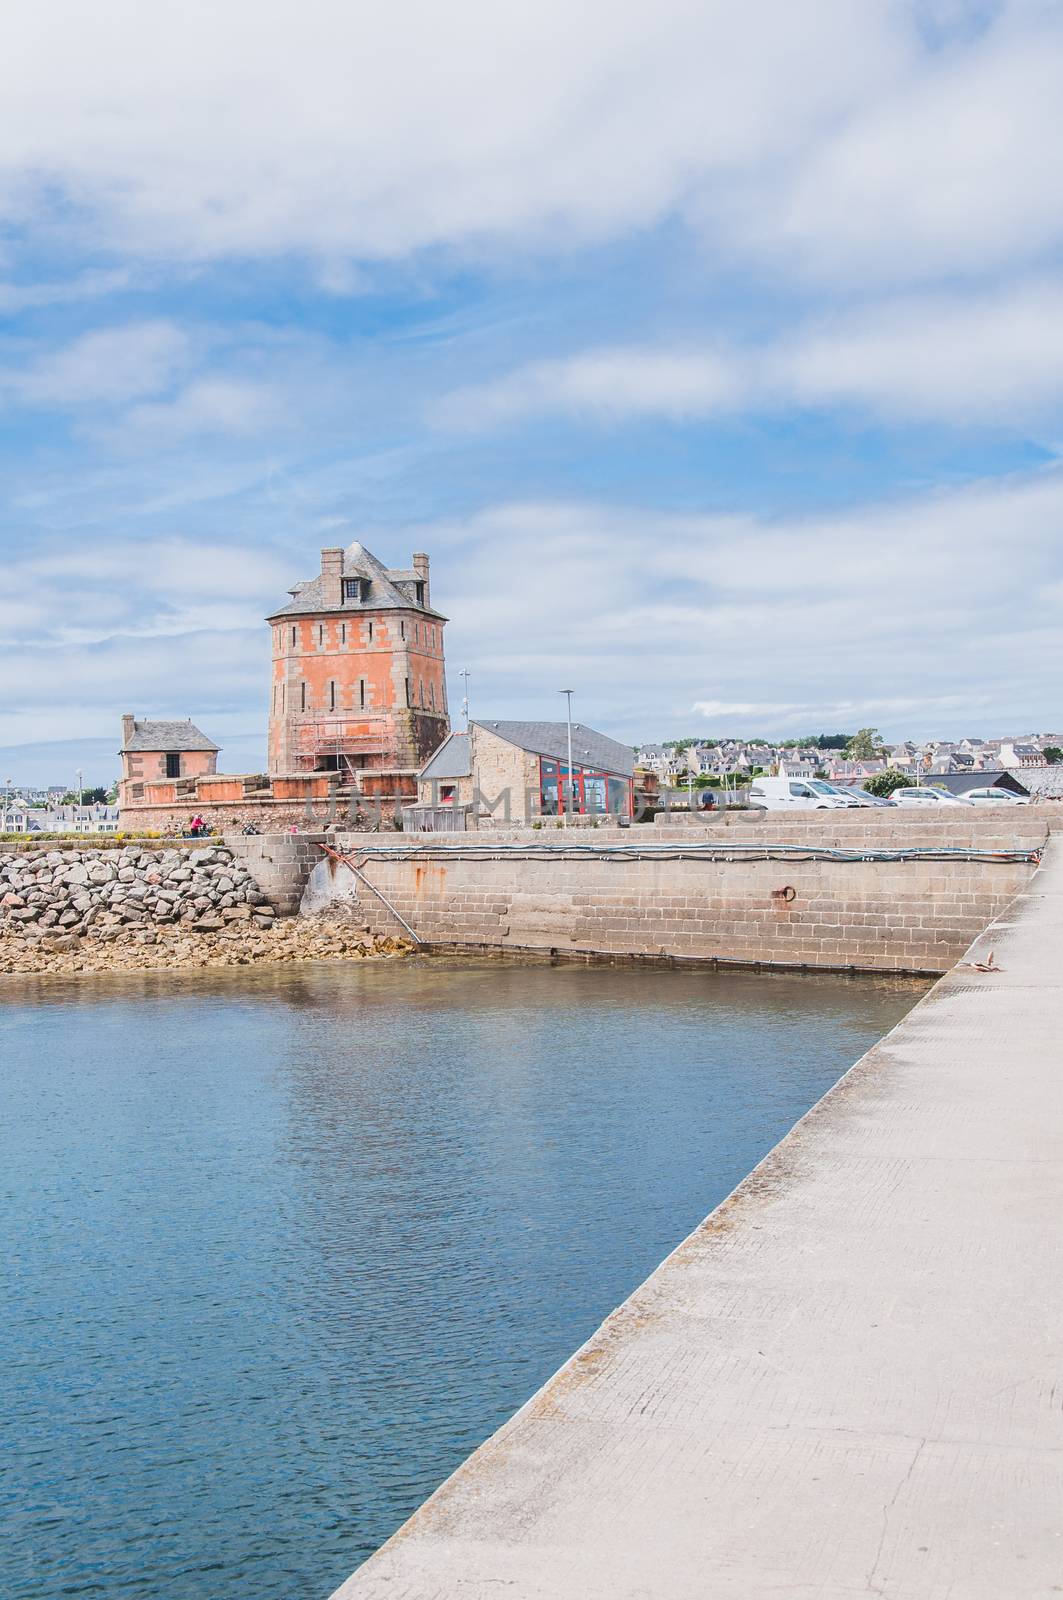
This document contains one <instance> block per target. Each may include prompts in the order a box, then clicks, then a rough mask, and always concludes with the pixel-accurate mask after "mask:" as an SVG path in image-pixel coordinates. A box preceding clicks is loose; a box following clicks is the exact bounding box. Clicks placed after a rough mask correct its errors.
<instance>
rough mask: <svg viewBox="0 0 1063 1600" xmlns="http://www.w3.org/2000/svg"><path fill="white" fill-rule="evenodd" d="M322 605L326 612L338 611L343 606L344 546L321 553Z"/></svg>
mask: <svg viewBox="0 0 1063 1600" xmlns="http://www.w3.org/2000/svg"><path fill="white" fill-rule="evenodd" d="M321 604H322V606H323V608H324V609H325V610H326V611H338V610H339V608H340V606H341V605H342V604H343V549H342V546H341V547H338V548H335V549H332V550H322V552H321Z"/></svg>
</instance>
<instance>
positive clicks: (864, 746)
mask: <svg viewBox="0 0 1063 1600" xmlns="http://www.w3.org/2000/svg"><path fill="white" fill-rule="evenodd" d="M881 754H882V737H881V735H880V733H879V731H878V729H877V728H861V729H860V731H859V733H854V734H853V736H852V738H851V739H850V740H849V743H848V744H847V745H846V746H845V751H844V755H845V758H846V760H847V761H873V760H874V759H875V757H876V756H880V755H881Z"/></svg>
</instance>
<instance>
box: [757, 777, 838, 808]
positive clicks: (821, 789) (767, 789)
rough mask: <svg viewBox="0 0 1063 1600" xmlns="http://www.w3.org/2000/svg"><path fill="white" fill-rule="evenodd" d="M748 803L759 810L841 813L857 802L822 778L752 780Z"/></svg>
mask: <svg viewBox="0 0 1063 1600" xmlns="http://www.w3.org/2000/svg"><path fill="white" fill-rule="evenodd" d="M749 803H750V805H751V806H756V807H759V809H760V810H761V811H844V810H848V809H850V808H856V809H859V806H860V802H859V800H854V799H853V797H852V795H848V794H843V793H842V792H841V790H840V789H836V788H835V787H834V785H833V784H832V783H826V782H825V781H824V780H823V779H822V778H754V779H753V783H752V786H751V788H750V791H749Z"/></svg>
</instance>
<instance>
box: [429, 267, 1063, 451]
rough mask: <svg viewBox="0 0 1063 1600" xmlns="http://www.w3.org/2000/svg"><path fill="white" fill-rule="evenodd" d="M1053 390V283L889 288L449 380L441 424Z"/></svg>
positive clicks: (956, 413) (1056, 363) (966, 416)
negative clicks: (704, 332) (851, 299)
mask: <svg viewBox="0 0 1063 1600" xmlns="http://www.w3.org/2000/svg"><path fill="white" fill-rule="evenodd" d="M1061 403H1063V283H1060V282H1059V281H1058V280H1056V279H1036V280H1033V281H1030V282H1026V283H1018V284H1014V285H1011V286H1009V287H1008V288H1007V289H1003V290H998V291H995V292H979V293H964V294H960V293H953V294H950V295H945V294H937V295H929V296H920V297H914V298H913V297H903V298H895V299H887V300H884V301H881V302H873V303H871V304H867V305H862V306H861V307H859V308H858V309H857V310H850V311H846V312H842V313H837V314H835V315H834V316H833V317H831V318H829V319H827V318H822V317H821V318H819V319H816V320H813V321H810V322H809V323H808V324H807V325H806V326H804V327H801V326H797V327H794V328H792V329H790V330H788V331H787V332H785V333H784V334H781V335H779V336H777V337H776V338H775V339H773V340H770V341H764V342H761V343H759V344H749V345H745V346H739V345H732V346H731V347H729V348H728V347H725V346H723V345H722V344H720V343H716V344H715V345H713V346H712V347H710V348H703V347H699V345H698V343H697V342H696V341H693V340H692V341H691V342H690V343H689V344H688V345H686V346H680V345H678V344H676V343H674V342H673V343H672V344H670V345H668V346H665V347H662V348H659V349H657V348H654V347H652V346H646V345H630V346H626V347H610V348H607V349H592V350H584V351H579V352H577V353H576V354H574V355H572V356H569V357H564V358H558V359H555V360H550V361H536V362H532V363H529V364H527V365H526V366H523V367H520V368H518V369H516V370H515V371H513V372H510V373H508V374H506V375H505V376H503V377H502V378H500V379H496V380H494V381H493V382H488V383H484V384H480V385H477V386H472V387H468V388H464V389H458V390H456V391H454V392H453V393H452V394H450V395H449V396H448V397H446V399H445V400H444V401H443V402H442V404H440V405H438V406H437V407H436V410H435V416H436V419H437V420H438V421H439V422H441V423H442V424H443V425H444V426H448V427H456V428H474V427H485V426H486V427H489V426H492V425H502V424H505V423H507V422H511V421H516V420H519V419H522V418H524V417H526V416H530V415H536V414H550V413H557V414H562V415H566V414H567V415H580V416H583V417H590V418H593V419H595V420H598V421H601V422H615V421H624V420H627V419H630V418H637V417H645V416H659V417H665V418H668V419H670V420H684V419H688V418H692V417H693V418H696V417H711V416H716V415H720V414H727V413H736V412H741V411H772V410H784V409H791V408H793V407H798V408H802V407H803V408H806V409H807V408H824V407H834V406H847V407H857V408H860V409H861V410H863V411H864V412H867V413H874V414H877V415H881V416H885V417H890V418H901V419H903V418H917V419H924V418H929V419H934V420H938V421H943V422H946V423H950V424H970V423H981V424H984V423H990V424H992V425H993V426H995V427H999V426H1001V425H1004V424H1010V425H1013V426H1028V425H1030V424H1031V423H1038V422H1039V421H1041V420H1043V418H1044V417H1045V416H1046V415H1051V413H1052V411H1053V409H1054V408H1058V407H1059V406H1060V404H1061Z"/></svg>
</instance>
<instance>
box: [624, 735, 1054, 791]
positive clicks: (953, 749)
mask: <svg viewBox="0 0 1063 1600" xmlns="http://www.w3.org/2000/svg"><path fill="white" fill-rule="evenodd" d="M1053 748H1058V749H1063V734H1058V733H1037V734H1025V735H1016V736H1013V737H1009V738H1004V739H959V740H955V741H953V740H944V739H930V740H926V741H924V742H923V743H921V744H915V743H913V742H911V741H905V742H903V743H901V744H898V745H893V746H890V747H886V748H885V749H884V751H883V754H882V756H881V757H877V758H870V759H868V760H863V761H853V760H847V759H846V758H845V756H844V755H843V754H842V752H841V751H838V750H831V749H825V748H823V747H821V746H818V745H814V744H808V745H801V746H796V747H793V746H783V745H773V744H768V743H760V742H745V741H741V740H721V741H719V742H718V743H714V744H693V745H687V746H686V747H685V748H684V749H682V750H679V749H676V748H675V747H674V746H672V745H660V744H646V745H641V746H640V747H639V748H638V749H637V750H636V752H635V765H636V767H637V768H640V769H642V770H644V771H646V772H651V773H653V774H654V776H655V777H656V778H657V780H658V782H659V783H661V784H672V785H680V786H681V785H682V784H684V783H686V782H688V781H689V780H690V779H691V778H712V777H723V776H724V775H725V774H728V773H736V772H737V773H743V772H744V773H751V772H753V771H755V770H757V769H758V768H759V769H760V771H762V772H771V771H778V772H780V773H785V774H788V775H789V776H790V777H794V778H811V777H814V776H816V774H817V773H819V774H822V775H824V776H825V777H828V778H830V779H831V780H833V781H835V782H842V783H851V782H859V781H861V780H862V779H864V778H869V777H871V776H872V775H873V774H874V773H876V772H881V771H882V770H883V769H884V768H885V767H893V768H896V769H897V770H898V771H900V772H904V773H908V774H910V775H911V776H912V777H913V779H914V778H918V777H922V776H924V775H926V774H929V773H936V774H941V773H961V774H962V773H967V772H1003V771H1012V770H1015V769H1018V770H1022V769H1024V768H1035V767H1042V766H1045V765H1046V764H1048V763H1047V762H1046V757H1045V751H1046V750H1052V749H1053Z"/></svg>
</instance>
